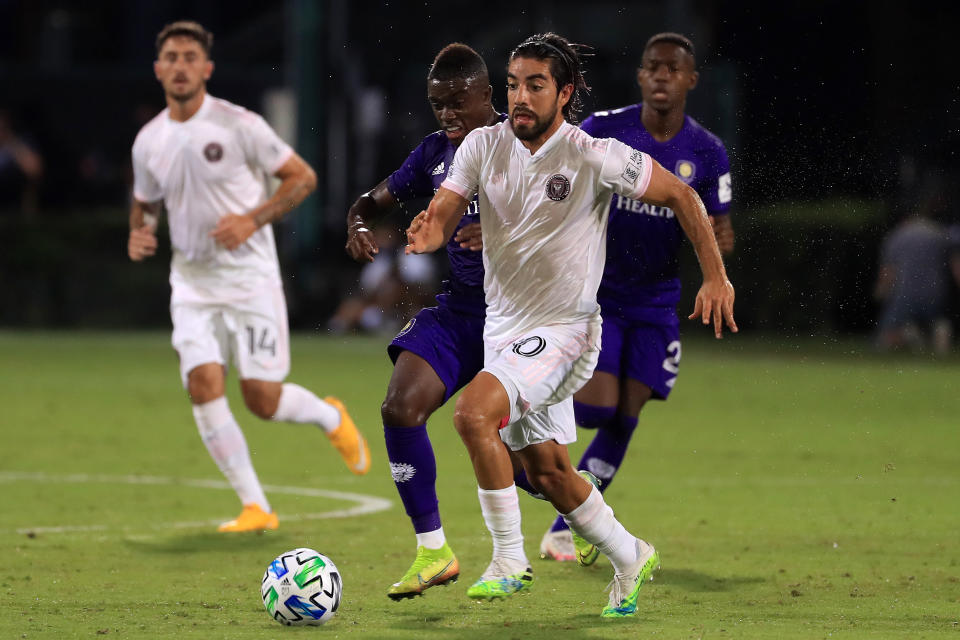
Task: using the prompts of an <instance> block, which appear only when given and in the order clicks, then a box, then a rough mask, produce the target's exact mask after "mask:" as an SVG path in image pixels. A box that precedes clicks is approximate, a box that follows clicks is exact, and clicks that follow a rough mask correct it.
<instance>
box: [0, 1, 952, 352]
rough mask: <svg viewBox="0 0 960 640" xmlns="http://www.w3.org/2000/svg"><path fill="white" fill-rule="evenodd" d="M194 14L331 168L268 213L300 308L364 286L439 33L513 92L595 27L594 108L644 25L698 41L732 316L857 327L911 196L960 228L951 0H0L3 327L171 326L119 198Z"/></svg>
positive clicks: (763, 326)
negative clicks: (539, 51)
mask: <svg viewBox="0 0 960 640" xmlns="http://www.w3.org/2000/svg"><path fill="white" fill-rule="evenodd" d="M182 18H189V19H194V20H197V21H199V22H201V23H202V24H204V25H205V26H206V27H207V28H208V29H209V30H211V31H212V32H213V33H214V34H215V44H214V49H213V56H212V57H213V59H214V61H215V63H216V70H215V72H214V75H213V78H212V80H211V82H210V83H209V85H208V90H209V91H210V93H211V94H213V95H215V96H218V97H222V98H225V99H228V100H230V101H233V102H236V103H238V104H241V105H243V106H245V107H248V108H250V109H253V110H255V111H258V112H260V113H262V114H263V115H264V116H265V117H267V119H268V120H269V121H270V122H271V123H272V124H273V125H274V126H275V128H277V130H278V132H280V134H281V135H282V136H283V137H285V138H286V139H288V140H289V141H290V142H292V143H293V144H294V145H295V147H296V148H297V150H298V151H299V152H300V153H301V155H303V156H304V157H305V158H306V159H307V160H308V161H309V162H310V163H311V164H312V165H313V166H314V167H315V168H316V170H317V173H318V175H319V176H320V187H319V189H318V191H317V193H316V194H315V195H313V196H311V197H310V198H309V199H308V200H307V201H306V202H305V203H304V205H303V206H302V207H301V208H300V209H299V210H298V211H297V212H295V214H293V215H291V216H289V217H288V218H287V219H286V220H284V221H283V222H282V223H281V224H280V225H278V229H277V238H278V245H279V248H280V253H281V262H282V266H283V270H284V274H285V281H286V286H287V293H288V301H289V305H290V316H291V324H292V325H293V326H294V327H295V328H300V329H317V328H319V329H321V330H326V328H327V327H328V323H329V321H330V318H331V316H332V315H333V314H334V312H335V310H336V309H337V307H338V306H339V305H340V304H341V302H342V301H343V300H344V299H345V298H347V297H348V296H350V295H351V294H355V293H356V292H357V281H358V275H359V266H358V265H355V264H353V263H351V262H350V261H349V259H348V258H347V257H346V255H345V254H344V252H343V244H344V241H345V228H344V216H345V213H346V211H347V208H348V207H349V205H350V203H351V202H352V201H353V200H354V199H355V198H356V197H357V196H358V195H359V194H360V193H362V192H364V191H366V190H367V189H369V188H370V187H372V186H373V185H374V184H376V183H377V182H379V181H380V180H381V179H382V178H384V177H386V176H387V175H388V174H389V173H390V172H391V171H393V170H394V169H395V168H396V167H398V166H399V165H400V163H401V162H402V161H403V159H404V158H405V157H406V155H407V153H409V151H410V150H411V149H412V148H413V147H414V146H416V144H417V143H418V142H419V141H420V139H421V138H422V137H423V136H425V135H426V134H428V133H429V132H431V131H433V130H435V129H436V123H435V121H434V120H433V117H432V115H431V112H430V110H429V108H428V105H427V103H426V100H425V77H426V73H427V69H428V67H429V65H430V62H431V61H432V59H433V56H434V55H435V53H436V52H437V51H438V50H439V49H440V48H441V47H442V46H443V45H445V44H447V43H449V42H452V41H462V42H466V43H467V44H470V45H471V46H473V47H474V48H475V49H477V50H478V51H479V52H480V53H481V54H482V55H483V56H484V57H485V59H486V60H487V63H488V65H489V67H490V69H491V72H492V74H493V78H492V81H493V85H494V96H495V101H494V102H495V106H496V107H498V108H499V109H501V110H502V109H504V108H505V106H506V105H505V97H504V91H503V83H504V73H503V69H504V66H505V63H506V59H507V55H508V53H509V51H510V49H511V48H512V47H513V46H515V45H516V44H517V43H519V42H520V41H521V40H522V39H523V38H525V37H526V36H527V35H530V34H532V33H535V32H541V31H546V30H553V31H557V32H559V33H561V34H563V35H565V36H567V37H568V38H569V39H571V40H573V41H575V42H580V43H584V44H589V45H591V46H593V47H594V49H595V52H594V55H593V56H592V58H591V59H590V60H589V61H588V63H587V67H588V78H589V82H590V83H591V85H592V94H591V96H590V98H589V100H588V104H587V106H588V111H589V110H596V109H605V108H614V107H619V106H623V105H626V104H629V103H633V102H637V101H639V90H638V89H637V87H636V85H635V82H634V75H635V69H636V66H637V63H638V60H639V56H640V53H641V50H642V47H643V43H644V42H645V41H646V39H647V38H648V37H649V36H650V35H652V34H653V33H655V32H658V31H663V30H671V31H679V32H682V33H685V34H687V35H689V36H690V37H691V38H692V39H693V40H694V42H695V43H696V46H697V49H698V64H699V70H700V72H701V81H700V84H699V86H698V88H697V89H696V90H695V91H693V92H692V93H691V94H690V98H689V101H688V108H687V111H688V113H689V114H690V115H692V116H693V117H695V118H697V119H698V120H699V121H700V122H701V123H702V124H704V125H705V126H706V127H707V128H709V129H711V130H712V131H714V132H715V133H717V134H718V135H719V136H720V137H721V138H722V139H723V140H724V142H725V143H726V146H727V149H728V151H729V153H730V157H731V163H732V167H733V180H734V207H733V215H734V227H735V229H736V231H737V240H738V242H737V249H736V252H735V254H734V255H733V256H732V257H731V258H730V259H729V261H728V262H729V270H730V272H731V277H732V279H733V280H734V283H735V284H736V285H737V290H738V308H737V317H738V321H739V324H740V326H741V328H744V329H756V330H763V331H776V332H781V333H786V334H810V333H823V334H824V335H827V334H830V335H836V334H839V333H860V334H864V333H867V332H869V331H871V330H872V328H873V327H874V326H875V317H876V313H877V308H876V305H875V303H874V302H873V300H872V298H871V289H872V287H873V282H874V279H875V277H876V273H877V259H878V250H879V246H880V243H881V240H882V238H883V236H884V234H885V233H886V232H887V231H888V230H889V229H891V228H892V227H893V226H894V224H895V223H896V221H897V220H898V218H899V217H901V216H903V215H904V214H907V213H910V212H914V211H916V210H918V209H922V210H924V211H925V212H927V213H929V214H930V215H931V216H932V217H933V218H934V219H935V220H937V221H938V222H939V223H941V224H942V225H944V227H947V226H949V225H951V224H957V223H958V222H960V210H958V203H960V198H958V196H960V193H958V187H957V185H958V179H957V178H958V175H960V163H958V156H957V153H956V149H957V146H958V144H960V103H958V100H960V86H958V85H960V81H958V79H957V78H958V74H957V73H955V71H954V68H953V64H952V63H951V62H950V61H951V60H952V59H953V55H954V54H955V45H954V42H953V38H954V31H955V29H956V26H957V24H960V20H958V18H960V11H958V10H957V9H956V8H954V7H953V6H952V5H951V4H944V5H943V6H942V7H938V6H937V5H935V4H933V5H925V8H924V10H923V11H922V12H920V11H918V10H917V9H916V7H915V6H911V5H909V4H904V3H899V2H875V3H870V4H869V5H868V7H867V6H864V7H861V8H858V3H839V2H815V1H809V2H798V1H794V2H789V1H788V2H779V3H748V2H722V3H720V2H701V1H694V0H680V1H677V0H673V1H669V2H667V1H662V2H660V1H652V2H631V3H623V2H606V1H603V0H599V1H598V0H594V1H591V2H584V1H582V0H581V1H579V2H567V1H557V0H554V1H550V2H547V1H540V2H516V1H513V2H504V1H500V0H487V1H485V2H472V3H467V2H460V1H455V0H448V1H445V2H434V1H432V0H427V1H426V2H416V3H406V2H383V3H377V2H365V3H360V2H347V1H346V0H328V1H325V2H310V1H307V0H286V1H284V2H273V3H264V2H253V1H247V0H233V1H231V2H226V1H213V0H209V1H205V2H177V1H172V2H161V1H147V0H128V1H124V2H97V3H92V2H56V1H52V0H35V1H32V2H26V1H15V0H0V86H2V87H3V90H2V92H0V137H3V136H6V138H5V139H6V140H8V141H9V140H16V144H17V145H18V148H19V149H20V151H19V158H16V157H15V156H17V155H18V154H14V153H12V152H10V151H9V148H10V144H9V142H8V143H7V147H8V151H7V152H6V155H4V153H3V152H0V283H2V286H0V326H7V327H109V328H119V327H140V326H142V327H166V326H169V316H168V312H167V305H168V295H169V290H168V288H167V284H166V282H167V266H168V265H167V260H168V259H169V249H168V248H167V244H168V243H166V242H161V244H162V245H163V246H164V247H165V249H164V251H162V252H161V254H160V255H158V256H157V257H156V258H154V259H153V260H152V261H150V262H148V263H145V264H137V265H134V264H132V263H130V262H129V260H128V259H127V257H126V249H125V246H126V235H127V226H126V225H127V223H126V217H127V209H128V204H129V197H130V196H129V191H130V182H131V177H130V174H131V172H130V162H129V154H130V146H131V144H132V142H133V138H134V136H135V135H136V132H137V131H138V129H139V128H140V127H141V126H142V125H143V124H144V123H145V122H147V121H148V120H149V119H150V118H151V117H153V115H155V114H156V113H157V112H158V111H159V110H160V109H161V108H163V106H164V101H163V95H162V93H161V90H160V87H159V85H158V83H157V82H156V80H155V79H154V77H153V72H152V67H151V64H152V61H153V59H154V57H155V52H154V38H155V36H156V33H157V32H158V31H159V30H160V29H161V28H162V27H163V25H164V24H166V23H168V22H171V21H173V20H177V19H182ZM0 147H3V140H0ZM23 149H27V150H28V151H23ZM413 213H416V211H415V210H409V209H408V210H407V211H401V212H399V213H398V215H397V216H396V220H394V221H393V224H394V225H395V226H397V227H400V226H403V220H404V216H405V215H406V216H409V215H412V214H413ZM164 239H165V238H164ZM688 253H689V255H688V256H686V259H685V272H686V273H685V278H686V279H685V282H686V283H687V285H688V286H687V287H686V291H687V294H688V298H689V297H691V296H692V294H693V292H694V291H695V289H694V287H693V286H692V285H694V284H695V283H696V282H697V280H696V273H697V272H696V262H695V258H694V257H693V255H692V252H688ZM437 264H438V267H439V268H441V269H442V260H438V261H437ZM952 295H953V298H952V301H951V305H952V306H951V313H953V317H954V318H956V309H957V304H956V302H957V300H956V292H955V291H954V293H953V294H952Z"/></svg>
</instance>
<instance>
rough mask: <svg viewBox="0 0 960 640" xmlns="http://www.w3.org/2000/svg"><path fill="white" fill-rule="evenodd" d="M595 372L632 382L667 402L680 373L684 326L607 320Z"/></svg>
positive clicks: (616, 318) (610, 317)
mask: <svg viewBox="0 0 960 640" xmlns="http://www.w3.org/2000/svg"><path fill="white" fill-rule="evenodd" d="M595 371H603V372H605V373H610V374H612V375H615V376H616V377H617V378H631V379H633V380H637V381H639V382H642V383H643V384H645V385H647V386H648V387H650V388H651V389H652V390H653V397H654V398H656V399H658V400H666V399H667V396H668V395H670V390H671V389H673V383H674V382H676V380H677V373H678V372H679V371H680V323H679V321H676V320H675V321H674V322H673V323H671V324H651V323H647V322H638V321H635V320H633V321H632V320H624V319H623V318H621V317H619V316H615V315H613V314H610V315H604V316H603V335H602V337H601V346H600V359H599V360H598V361H597V366H596V369H595Z"/></svg>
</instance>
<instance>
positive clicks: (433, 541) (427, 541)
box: [417, 527, 447, 549]
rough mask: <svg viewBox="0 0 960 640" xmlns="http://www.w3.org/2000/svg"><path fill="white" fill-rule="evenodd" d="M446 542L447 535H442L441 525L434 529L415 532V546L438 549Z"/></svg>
mask: <svg viewBox="0 0 960 640" xmlns="http://www.w3.org/2000/svg"><path fill="white" fill-rule="evenodd" d="M446 543H447V537H446V536H445V535H443V527H440V528H439V529H436V530H434V531H424V532H423V533H418V534H417V546H418V547H426V548H427V549H439V548H440V547H442V546H443V545H445V544H446Z"/></svg>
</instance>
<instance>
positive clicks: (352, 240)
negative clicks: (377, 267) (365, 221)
mask: <svg viewBox="0 0 960 640" xmlns="http://www.w3.org/2000/svg"><path fill="white" fill-rule="evenodd" d="M345 248H346V250H347V254H349V256H350V257H351V258H353V259H354V260H356V261H357V262H373V258H374V256H376V255H377V254H378V253H380V247H378V246H377V241H376V240H374V238H373V231H370V229H368V228H366V227H364V226H363V225H356V226H352V227H350V229H348V231H347V245H346V247H345Z"/></svg>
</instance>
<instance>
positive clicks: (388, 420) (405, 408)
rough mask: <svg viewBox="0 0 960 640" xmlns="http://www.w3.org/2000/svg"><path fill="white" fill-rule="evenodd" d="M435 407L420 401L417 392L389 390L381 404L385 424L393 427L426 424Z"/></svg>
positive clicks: (381, 415)
mask: <svg viewBox="0 0 960 640" xmlns="http://www.w3.org/2000/svg"><path fill="white" fill-rule="evenodd" d="M435 409H436V407H430V406H427V403H425V402H420V401H419V400H418V399H417V398H416V397H415V394H411V393H403V392H399V393H398V392H394V391H388V392H387V397H386V398H384V400H383V404H381V405H380V417H381V418H383V424H386V425H390V426H392V427H415V426H418V425H421V424H425V423H426V421H427V418H429V417H430V414H432V413H433V412H434V410H435Z"/></svg>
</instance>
